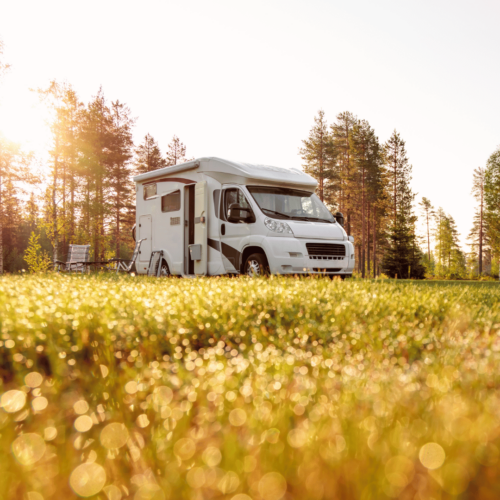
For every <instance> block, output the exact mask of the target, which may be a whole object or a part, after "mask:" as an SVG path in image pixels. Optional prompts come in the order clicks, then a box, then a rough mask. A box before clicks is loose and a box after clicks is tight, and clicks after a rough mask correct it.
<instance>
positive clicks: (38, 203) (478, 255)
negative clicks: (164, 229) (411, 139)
mask: <svg viewBox="0 0 500 500" xmlns="http://www.w3.org/2000/svg"><path fill="white" fill-rule="evenodd" d="M7 69H8V66H7V65H6V64H5V63H4V62H3V59H2V45H1V42H0V77H1V76H2V74H3V73H4V72H5V71H6V70H7ZM38 95H39V97H40V100H41V101H42V102H44V103H45V104H46V105H47V106H49V107H50V109H51V110H52V113H53V121H52V124H51V136H52V145H51V148H50V151H49V152H48V157H49V160H48V164H47V165H45V167H46V168H45V169H43V170H40V169H36V168H35V165H36V158H33V156H32V155H30V154H27V153H26V152H23V151H22V150H21V148H20V147H19V145H17V144H15V143H13V142H11V141H9V140H8V139H6V138H5V137H4V136H2V135H1V134H0V273H3V272H4V271H7V272H15V271H19V270H21V269H24V268H26V255H27V249H28V247H30V248H29V251H28V253H29V252H31V254H33V253H41V254H42V255H45V261H44V262H45V264H44V265H45V266H46V268H47V269H48V268H50V267H51V265H52V264H51V263H52V262H53V261H56V260H64V259H65V256H66V253H67V250H68V246H69V245H70V244H72V243H73V244H91V249H92V252H91V257H92V259H93V260H95V261H105V260H107V259H108V258H111V257H117V258H120V257H121V258H126V257H127V256H128V255H129V254H130V252H131V249H132V247H133V240H132V238H131V231H130V230H131V228H132V226H133V224H134V221H135V203H134V198H135V192H134V183H133V182H132V177H133V176H134V175H137V174H140V173H144V172H149V171H151V170H156V169H158V168H162V167H166V166H172V165H176V164H178V163H182V162H184V161H188V158H186V147H185V146H184V144H182V142H181V141H180V140H179V139H178V138H177V137H176V136H174V137H173V139H172V142H171V143H170V144H169V145H168V147H167V150H166V152H165V154H162V152H161V150H160V148H159V146H158V143H157V142H156V140H155V139H154V138H153V137H152V136H151V135H150V134H146V136H145V137H144V138H143V139H142V140H141V141H140V142H139V143H138V144H134V141H133V136H132V131H133V126H134V123H135V119H134V118H133V116H132V115H131V111H130V109H129V108H128V107H127V106H126V105H125V104H124V103H122V102H120V101H118V100H116V101H108V100H106V98H105V96H104V93H103V91H102V89H100V90H99V91H98V92H97V94H96V95H95V96H94V97H93V98H92V99H91V100H90V101H89V102H88V103H86V104H85V103H83V102H82V101H81V100H80V99H79V97H78V95H77V94H76V92H75V91H74V89H73V88H72V87H71V86H70V85H68V84H59V83H57V82H52V83H51V84H50V85H49V86H48V87H47V88H46V89H39V90H38ZM299 154H300V156H301V158H302V161H303V167H304V170H305V171H306V172H308V173H309V174H311V175H312V176H313V177H315V178H316V179H317V180H318V188H317V194H318V196H319V197H320V198H321V200H323V201H324V203H325V204H326V205H327V206H328V207H329V208H330V210H332V212H336V211H340V212H342V213H343V214H344V217H345V229H346V231H347V233H348V234H349V235H352V236H354V238H355V248H356V252H357V255H356V265H357V269H356V272H357V273H358V274H359V275H360V276H362V277H374V276H378V275H380V274H381V273H385V274H386V275H387V276H389V277H398V278H410V277H411V278H423V277H424V276H427V277H438V278H466V277H475V276H483V275H496V276H498V272H499V259H500V236H499V234H500V233H499V229H500V148H498V149H497V150H496V151H495V152H494V153H493V154H492V155H491V156H490V158H489V159H488V161H487V163H486V166H485V167H478V168H477V169H476V170H475V171H474V175H473V179H472V181H473V182H472V194H473V196H474V199H475V200H476V207H475V215H474V222H473V227H472V229H471V231H470V234H469V235H468V242H469V246H470V251H468V252H464V251H463V250H462V249H461V248H460V244H459V234H458V231H457V227H456V223H455V221H454V219H453V217H452V216H451V215H449V214H447V213H446V212H445V211H444V210H443V209H442V208H437V209H436V208H435V207H434V206H433V205H432V203H431V201H430V200H428V199H427V198H425V197H423V198H422V199H421V201H420V202H418V203H416V200H415V198H416V194H415V193H414V191H413V190H412V187H411V180H412V165H411V164H410V162H409V159H408V154H407V151H406V144H405V141H404V140H403V138H402V137H401V136H400V134H399V133H398V132H397V131H394V132H393V134H392V135H391V137H390V138H389V139H388V140H387V141H386V142H384V143H381V142H380V141H379V139H378V137H377V136H376V134H375V131H374V129H373V128H372V127H371V126H370V124H369V123H368V122H367V121H366V120H362V119H359V118H358V117H356V116H354V115H353V114H352V113H350V112H343V113H340V114H338V115H337V116H336V119H335V121H334V122H333V123H331V124H328V123H327V121H326V118H325V114H324V112H323V111H321V110H320V111H319V112H318V114H317V116H316V117H315V118H314V125H313V127H312V128H311V130H310V133H309V136H308V137H307V138H306V139H305V140H304V141H303V144H302V147H301V148H299ZM36 187H38V188H39V189H38V190H37V189H35V188H36ZM36 192H38V193H39V194H38V195H37V194H35V193H36ZM39 250H40V252H39Z"/></svg>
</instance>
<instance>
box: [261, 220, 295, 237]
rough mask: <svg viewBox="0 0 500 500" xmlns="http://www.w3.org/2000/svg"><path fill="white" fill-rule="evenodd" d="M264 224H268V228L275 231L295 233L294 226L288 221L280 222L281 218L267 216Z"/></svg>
mask: <svg viewBox="0 0 500 500" xmlns="http://www.w3.org/2000/svg"><path fill="white" fill-rule="evenodd" d="M264 224H265V225H266V227H267V229H269V230H270V231H273V232H274V233H285V234H293V231H292V228H291V227H290V226H289V225H288V224H287V223H286V222H280V221H279V220H274V219H270V218H269V217H266V218H265V219H264Z"/></svg>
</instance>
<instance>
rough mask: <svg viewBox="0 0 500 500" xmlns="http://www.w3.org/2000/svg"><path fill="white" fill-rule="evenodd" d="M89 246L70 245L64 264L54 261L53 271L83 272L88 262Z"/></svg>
mask: <svg viewBox="0 0 500 500" xmlns="http://www.w3.org/2000/svg"><path fill="white" fill-rule="evenodd" d="M89 253H90V245H70V246H69V248H68V255H67V256H66V262H62V261H60V260H56V261H54V269H56V270H57V271H58V272H60V271H65V272H81V273H83V272H85V270H86V269H87V267H88V262H89Z"/></svg>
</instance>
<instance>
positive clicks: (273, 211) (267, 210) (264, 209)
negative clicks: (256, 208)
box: [262, 208, 291, 219]
mask: <svg viewBox="0 0 500 500" xmlns="http://www.w3.org/2000/svg"><path fill="white" fill-rule="evenodd" d="M262 211H263V212H264V211H265V212H271V213H273V214H276V215H281V216H282V217H286V218H287V219H291V217H290V216H289V215H287V214H282V213H281V212H276V210H271V209H270V208H263V209H262Z"/></svg>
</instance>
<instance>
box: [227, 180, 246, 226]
mask: <svg viewBox="0 0 500 500" xmlns="http://www.w3.org/2000/svg"><path fill="white" fill-rule="evenodd" d="M233 203H237V204H238V205H240V206H241V207H242V208H252V207H251V206H250V203H248V201H247V199H246V198H245V195H244V194H243V193H242V192H241V191H240V190H239V189H237V188H230V189H226V190H225V191H224V219H225V220H227V212H228V210H229V207H230V206H231V205H232V204H233Z"/></svg>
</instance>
